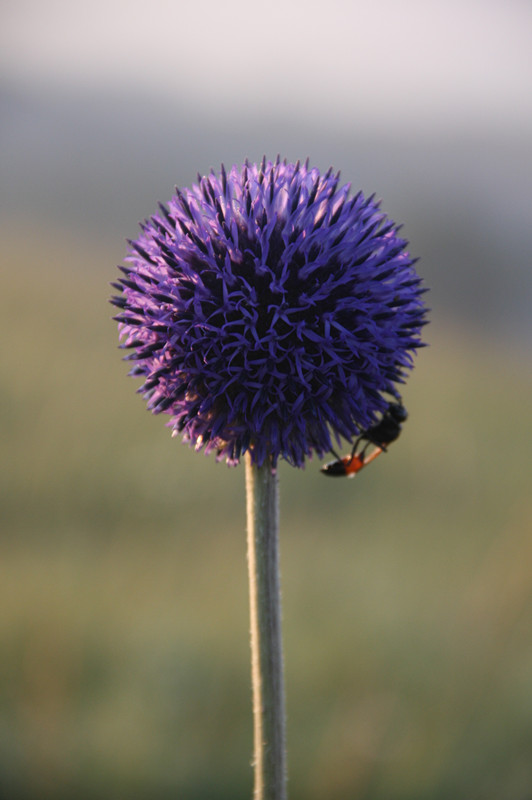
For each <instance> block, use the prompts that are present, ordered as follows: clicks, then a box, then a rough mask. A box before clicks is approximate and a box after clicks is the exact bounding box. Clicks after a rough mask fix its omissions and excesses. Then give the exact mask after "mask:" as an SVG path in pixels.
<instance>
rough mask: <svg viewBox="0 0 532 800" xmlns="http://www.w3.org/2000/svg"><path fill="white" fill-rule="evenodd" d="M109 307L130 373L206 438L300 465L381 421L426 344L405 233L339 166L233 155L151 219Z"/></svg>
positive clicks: (176, 425) (220, 447)
mask: <svg viewBox="0 0 532 800" xmlns="http://www.w3.org/2000/svg"><path fill="white" fill-rule="evenodd" d="M141 228H142V234H141V235H140V236H139V238H138V239H137V240H136V241H132V242H130V243H129V244H130V248H131V249H130V252H129V255H128V257H127V259H126V260H127V262H128V264H129V266H127V267H121V268H120V269H121V270H122V272H123V273H124V275H125V277H123V278H121V279H120V280H119V281H118V282H117V283H116V284H113V285H114V286H115V287H116V288H118V289H119V290H120V291H121V292H122V294H121V295H120V296H118V297H114V298H113V300H112V302H113V303H114V304H115V305H117V306H119V307H120V309H121V312H120V314H119V315H118V316H117V317H116V319H117V320H118V322H119V332H120V337H121V340H122V347H125V348H130V349H131V350H132V353H130V354H129V355H128V356H127V359H129V360H131V361H133V363H134V367H133V369H132V371H131V372H130V374H131V375H134V376H140V377H142V378H143V380H144V382H143V384H142V386H141V387H140V389H139V392H141V393H142V394H143V395H144V397H145V398H146V399H147V401H148V408H149V409H150V410H151V411H153V412H154V413H156V414H157V413H160V412H164V413H166V414H170V415H171V420H170V422H169V425H170V426H171V427H172V428H173V431H174V434H177V432H182V433H183V436H184V439H185V440H186V441H189V442H190V443H192V444H194V445H195V447H196V448H197V449H200V448H202V447H205V450H206V451H207V452H209V451H212V450H214V451H216V453H217V455H218V457H219V458H225V459H226V460H227V462H228V463H230V464H235V463H238V461H239V459H240V456H241V455H242V454H243V453H244V452H246V451H249V452H250V454H251V458H252V461H253V462H254V463H256V464H258V465H261V464H263V463H264V461H265V459H267V458H269V459H271V461H272V464H273V465H274V466H275V464H276V463H277V460H278V458H279V457H282V458H284V459H286V460H287V461H288V462H290V463H291V464H293V465H294V466H297V467H302V466H303V465H304V462H305V458H306V457H308V456H311V454H312V453H313V452H315V453H316V454H317V455H318V456H319V457H322V456H323V455H324V454H326V453H327V452H329V451H330V449H331V446H332V440H331V437H332V436H333V437H334V439H335V440H336V441H338V439H339V437H344V438H346V439H348V440H352V438H353V437H355V436H356V435H357V434H359V433H360V431H361V430H364V429H366V428H368V427H370V426H371V425H372V424H374V423H375V421H376V419H377V418H378V415H379V413H382V412H384V411H385V409H386V408H387V406H388V402H389V399H388V400H387V399H386V395H391V396H392V397H395V398H398V397H399V393H398V388H397V385H398V384H400V383H402V382H403V381H404V378H405V375H406V373H407V371H408V370H409V369H410V368H411V366H412V354H413V352H414V351H415V349H416V348H418V347H420V346H421V345H422V342H421V339H420V331H421V328H422V326H423V325H424V324H425V319H424V317H425V312H426V309H425V307H424V304H423V302H422V299H421V295H422V293H423V291H424V290H423V288H422V287H421V280H420V278H419V277H418V276H417V274H416V272H415V269H414V261H413V259H412V258H411V257H410V255H409V254H408V252H407V251H406V249H405V248H406V245H407V242H406V241H405V240H404V239H402V238H400V237H399V236H398V231H399V228H398V226H397V225H396V224H395V223H394V222H393V221H392V220H390V219H388V218H387V217H386V215H385V214H383V213H382V212H381V211H380V210H379V203H378V202H376V201H375V200H374V199H373V197H369V198H365V197H364V196H363V194H362V193H361V192H359V193H358V194H356V195H355V196H354V197H350V195H349V186H343V187H341V188H339V174H338V175H336V176H334V175H333V174H332V170H329V171H328V172H327V173H325V174H324V175H321V174H320V172H319V171H318V170H317V169H311V168H309V165H308V162H307V163H306V164H305V165H301V164H300V163H299V162H298V163H297V164H288V163H286V162H283V163H281V162H280V161H279V159H277V161H276V162H275V163H271V162H266V160H263V162H262V164H260V165H256V164H249V163H248V162H247V161H246V162H245V163H244V165H242V166H241V167H236V166H234V167H233V168H232V169H231V171H230V172H228V173H227V172H226V171H225V170H224V168H223V166H222V168H221V171H220V173H219V174H218V173H214V172H211V174H210V175H208V176H207V177H200V176H198V183H197V185H194V186H192V188H191V189H190V190H184V191H179V190H176V194H175V196H174V197H173V198H172V199H171V200H170V203H169V204H168V206H167V207H166V206H163V205H160V213H158V214H156V215H154V216H153V217H151V218H150V219H149V220H147V221H146V222H145V223H144V224H143V225H141Z"/></svg>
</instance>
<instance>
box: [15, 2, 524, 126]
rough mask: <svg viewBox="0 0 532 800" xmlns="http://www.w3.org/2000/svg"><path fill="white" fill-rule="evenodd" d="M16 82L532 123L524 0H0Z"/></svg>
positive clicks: (339, 113) (393, 121)
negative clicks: (371, 0) (224, 0)
mask: <svg viewBox="0 0 532 800" xmlns="http://www.w3.org/2000/svg"><path fill="white" fill-rule="evenodd" d="M1 17H2V22H1V33H0V69H1V73H2V76H3V81H4V82H6V81H8V82H9V84H16V85H21V84H22V85H26V86H28V85H31V86H33V87H37V88H38V87H39V86H42V87H44V86H50V85H57V86H59V87H60V86H64V87H68V86H70V87H72V86H76V87H78V88H84V89H87V88H95V89H96V88H98V87H102V86H105V87H106V88H107V89H111V90H113V89H116V88H118V89H120V88H123V87H125V86H129V87H131V86H135V87H136V89H137V90H138V91H139V92H141V91H144V90H145V89H147V90H148V91H149V92H151V93H152V94H156V95H161V96H163V97H166V98H168V99H169V101H170V102H175V100H176V98H177V97H188V98H192V99H194V100H196V101H198V102H199V103H201V104H204V105H207V106H209V107H210V108H211V109H212V110H216V108H217V107H220V108H235V107H236V108H239V107H242V108H245V109H247V110H248V111H250V112H252V111H253V110H254V109H257V108H261V109H264V107H265V106H268V105H270V104H275V106H276V108H277V109H279V108H282V107H286V108H289V109H290V110H291V111H292V112H295V113H299V114H308V115H311V116H314V117H315V116H316V115H320V116H324V117H325V118H327V116H328V115H331V116H332V118H333V120H334V119H338V118H340V119H345V120H353V119H356V121H357V122H358V123H359V124H360V125H363V126H369V127H370V128H371V127H372V126H374V125H382V123H383V122H384V123H385V124H386V125H388V126H393V128H395V129H396V130H397V132H398V133H399V132H401V131H405V130H406V131H408V130H410V129H411V128H416V129H417V130H419V129H420V128H428V129H429V130H430V129H433V128H434V129H435V128H438V129H440V130H441V129H442V128H444V129H445V128H451V129H456V128H457V127H458V128H459V129H460V128H462V127H466V128H467V126H469V125H470V124H473V125H476V126H478V125H487V126H490V127H492V128H497V127H502V128H505V129H506V130H507V129H508V127H512V126H516V127H518V128H520V129H521V130H523V128H524V129H529V128H532V67H531V63H532V58H531V43H532V36H531V34H532V3H531V2H530V0H507V2H502V0H446V1H445V2H439V1H438V2H436V1H435V0H379V2H364V3H362V2H356V1H354V2H353V1H351V2H349V0H326V2H316V0H269V2H268V3H262V2H247V0H226V2H216V0H195V2H190V1H187V2H180V1H179V0H177V1H176V0H174V1H173V2H172V0H150V2H149V3H146V2H145V0H91V2H90V3H79V2H72V0H46V2H43V0H4V2H3V3H2V12H1Z"/></svg>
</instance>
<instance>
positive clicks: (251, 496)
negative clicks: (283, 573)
mask: <svg viewBox="0 0 532 800" xmlns="http://www.w3.org/2000/svg"><path fill="white" fill-rule="evenodd" d="M246 490H247V527H248V568H249V592H250V615H251V676H252V683H253V722H254V769H255V791H254V798H255V800H286V766H285V710H284V686H283V652H282V640H281V593H280V579H279V536H278V534H279V485H278V479H277V474H276V473H272V469H271V464H270V462H269V460H267V461H266V462H265V464H264V465H263V466H262V467H257V466H256V465H253V464H252V463H251V459H250V457H249V454H248V455H247V456H246Z"/></svg>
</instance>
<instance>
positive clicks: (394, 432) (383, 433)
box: [321, 403, 408, 478]
mask: <svg viewBox="0 0 532 800" xmlns="http://www.w3.org/2000/svg"><path fill="white" fill-rule="evenodd" d="M407 418H408V413H407V410H406V408H405V407H404V406H403V405H402V404H401V403H390V404H389V405H388V408H387V409H386V411H385V412H384V414H383V415H382V418H381V419H380V420H379V421H378V422H377V423H376V424H375V425H373V426H372V427H371V428H368V430H367V431H364V433H361V434H360V436H359V437H358V438H357V440H356V442H355V444H354V445H353V449H352V451H351V455H350V456H344V457H343V458H341V457H340V456H338V455H337V454H336V453H335V452H334V451H333V455H334V456H335V457H336V461H331V462H330V463H329V464H325V466H323V467H322V468H321V471H322V472H323V474H324V475H331V476H333V477H347V478H354V477H355V475H356V474H357V473H358V472H360V470H361V469H363V468H364V467H366V466H367V465H368V464H371V462H372V461H374V459H376V458H377V456H380V454H381V453H385V452H386V449H387V447H388V445H389V444H391V443H392V442H395V440H396V439H397V438H398V437H399V434H400V433H401V429H402V425H401V423H402V422H405V420H406V419H407ZM363 441H365V442H366V443H365V445H364V447H363V448H362V450H360V452H358V453H357V449H358V446H359V444H360V442H363ZM371 444H373V445H375V450H373V451H372V452H371V453H370V454H369V456H366V450H367V449H368V447H369V446H370V445H371Z"/></svg>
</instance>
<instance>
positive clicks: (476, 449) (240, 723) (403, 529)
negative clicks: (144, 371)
mask: <svg viewBox="0 0 532 800" xmlns="http://www.w3.org/2000/svg"><path fill="white" fill-rule="evenodd" d="M100 6H101V8H100ZM399 6H401V7H402V9H403V10H402V12H401V13H402V14H403V16H402V17H399V16H398V11H397V9H398V8H399ZM156 8H157V10H158V11H159V12H160V13H161V14H163V15H164V14H167V15H170V16H169V17H168V19H169V20H170V21H172V23H173V24H172V25H161V24H160V20H159V19H158V18H157V17H154V18H153V19H152V18H149V19H147V18H146V15H145V14H144V12H143V11H142V6H141V4H140V3H137V2H132V3H131V4H124V3H123V2H122V0H111V2H110V5H107V6H105V14H106V16H105V21H106V22H105V25H102V24H101V19H100V22H99V21H98V13H103V11H104V6H103V5H102V4H101V3H96V7H95V9H92V7H91V9H92V10H91V12H90V14H89V13H88V12H87V13H86V12H85V11H83V10H80V8H79V7H78V6H76V5H75V4H74V5H72V4H67V3H66V2H64V0H53V2H51V3H50V4H46V5H41V4H39V3H38V2H37V0H23V2H21V3H20V4H19V5H17V6H16V7H15V5H14V4H11V5H10V6H9V8H8V13H7V14H6V25H5V26H4V29H3V33H2V34H1V36H3V37H4V39H5V42H3V44H5V47H2V48H0V53H1V55H0V61H1V62H2V66H3V68H4V69H3V73H2V75H3V77H2V80H1V81H0V105H1V109H2V112H3V113H2V119H3V121H4V124H3V127H2V128H1V130H0V144H1V145H2V182H1V188H2V200H3V206H2V217H1V219H0V239H1V243H2V291H1V293H0V327H1V341H2V348H1V370H0V381H1V391H0V420H1V423H0V424H1V426H2V432H1V436H2V453H3V458H2V464H3V466H2V475H1V479H0V490H1V505H0V515H1V519H0V524H1V539H0V572H1V574H0V648H1V653H2V656H1V658H0V798H2V800H4V798H6V800H41V798H51V799H52V798H53V800H70V799H71V798H79V800H84V799H85V798H86V800H96V798H109V799H110V800H119V799H120V798H124V800H126V799H127V800H137V798H138V799H139V800H140V799H141V798H146V797H149V798H151V799H152V800H167V798H168V799H169V798H186V800H244V799H245V798H249V797H250V796H251V793H252V769H251V764H250V762H251V756H252V720H251V687H250V675H249V672H250V670H249V642H248V638H249V634H248V629H249V624H248V600H247V574H246V552H245V531H244V527H245V497H244V474H243V468H242V467H238V468H235V469H228V468H227V467H226V466H225V465H223V464H216V463H215V461H214V459H213V458H206V457H204V456H203V455H198V454H195V453H194V452H193V451H192V450H191V449H189V448H188V447H186V446H183V445H182V444H180V443H179V441H178V440H172V439H171V438H170V434H169V431H168V429H167V428H165V426H164V422H165V418H162V417H159V418H156V417H153V416H151V415H150V414H149V413H148V412H147V411H146V410H145V405H144V403H143V401H142V400H141V399H140V398H139V397H138V396H135V388H136V386H137V385H138V384H137V383H136V382H134V381H133V380H131V379H129V378H126V372H127V366H126V365H125V364H124V363H123V362H121V361H120V357H121V352H120V351H119V350H118V349H117V331H116V325H115V324H114V323H113V322H112V321H111V319H110V318H111V316H112V314H113V313H114V312H113V309H112V308H111V306H109V305H108V302H107V301H108V297H109V295H110V294H111V292H112V290H111V288H110V287H109V285H108V284H109V282H110V281H112V280H115V279H116V277H117V274H118V273H117V270H116V267H115V265H116V264H117V263H119V262H120V261H121V260H122V258H123V256H124V253H125V244H124V239H125V238H126V236H134V235H135V233H136V227H135V225H136V220H137V219H139V218H142V217H143V216H145V215H148V214H150V213H152V212H153V211H155V208H156V201H157V200H158V199H161V200H164V201H165V200H167V199H168V198H169V197H170V194H171V191H172V186H173V184H174V183H179V184H182V185H186V184H188V183H190V181H192V180H194V177H195V172H196V170H198V169H199V170H200V171H202V172H205V171H206V170H207V169H208V167H209V166H210V164H211V163H212V164H214V165H215V166H217V165H218V164H219V162H220V161H221V160H224V161H225V162H226V163H232V162H233V161H240V160H241V159H242V158H244V157H245V156H246V155H249V156H250V157H252V158H260V157H261V155H262V152H266V153H267V154H268V155H269V156H272V157H275V154H276V153H277V151H280V152H281V153H282V154H283V155H286V156H287V157H288V158H293V159H296V158H298V157H303V158H304V157H305V156H306V155H309V156H310V158H311V161H312V162H313V163H314V164H317V166H320V167H322V168H325V169H326V168H327V167H328V166H329V163H332V164H333V165H334V166H335V167H336V168H341V169H342V174H343V177H344V179H345V180H346V181H348V180H352V181H353V185H354V189H358V188H359V187H362V188H363V189H364V190H365V191H366V192H367V193H370V192H371V191H373V190H377V192H378V193H379V195H382V196H383V198H384V203H383V208H384V210H385V211H386V212H387V213H388V214H390V215H391V216H392V217H394V219H396V220H397V221H404V222H405V223H406V225H405V234H406V236H407V238H409V239H410V240H411V242H412V251H413V253H414V254H415V255H419V256H421V261H420V264H419V270H420V272H421V274H422V275H423V276H424V277H425V278H426V280H427V283H428V285H429V286H430V287H431V293H430V295H428V302H429V305H431V306H432V307H433V312H432V314H431V318H432V323H431V325H430V326H429V327H428V328H427V329H426V338H427V340H428V342H429V344H430V347H429V348H428V349H426V350H423V351H421V352H420V354H419V357H418V359H417V361H416V367H415V370H414V372H413V374H412V377H411V378H410V380H409V382H408V384H407V386H406V387H405V390H404V402H405V405H406V407H407V409H408V411H409V414H410V417H409V420H408V422H407V423H406V425H405V429H404V432H403V434H402V436H401V438H400V439H399V440H398V442H397V443H396V444H394V445H393V447H392V448H390V452H389V454H388V455H386V456H383V457H381V458H379V459H378V460H377V461H376V462H375V463H374V464H373V465H372V466H371V469H368V470H366V471H364V472H363V473H361V474H360V475H359V476H357V478H356V479H355V480H353V481H331V480H328V479H326V478H324V477H323V476H322V475H321V474H320V472H319V466H320V464H319V462H318V461H316V460H314V461H313V462H310V463H309V464H308V466H307V468H306V469H305V470H302V471H299V470H293V469H291V468H289V467H287V466H286V465H285V464H282V465H281V468H280V479H281V548H282V550H281V559H282V586H283V603H284V605H283V614H284V642H285V668H286V683H287V686H286V689H287V704H288V753H289V777H290V780H289V786H290V797H291V800H329V799H330V800H451V799H453V800H454V798H467V800H476V799H477V798H478V800H530V798H532V758H531V745H532V500H531V493H530V477H531V472H530V466H529V464H530V456H529V454H530V449H531V445H532V418H531V416H530V396H531V390H532V371H531V369H530V367H531V363H532V358H531V355H530V350H531V344H532V325H531V320H532V317H531V315H530V300H531V297H532V278H531V271H530V219H529V218H530V202H529V194H530V185H531V183H530V180H531V163H532V159H531V158H530V141H532V138H531V136H530V133H531V128H532V122H531V121H532V108H531V105H530V98H531V97H532V92H531V91H530V88H531V86H532V80H531V78H532V74H531V68H530V59H529V48H528V45H527V46H526V47H525V45H524V42H525V41H529V38H527V31H528V32H529V31H530V30H531V27H530V23H531V20H532V12H531V9H530V6H529V5H528V4H523V3H518V2H510V3H509V4H507V5H505V6H504V9H503V6H502V5H501V4H497V3H492V2H486V3H485V4H483V5H482V15H481V16H482V20H481V24H480V22H479V16H478V15H479V13H480V12H479V5H478V4H477V3H475V2H473V0H467V1H466V2H462V3H458V2H457V1H456V0H452V2H450V3H449V4H446V5H445V6H443V5H442V4H439V3H430V2H429V3H418V2H412V3H408V4H406V5H405V6H404V7H403V6H402V4H394V3H392V2H391V0H385V2H384V3H380V4H379V5H378V7H377V6H375V9H376V10H374V11H373V12H372V11H371V10H368V9H365V10H364V13H363V14H362V13H361V12H360V9H359V7H358V6H357V4H353V6H351V5H350V4H345V3H342V2H340V0H333V2H331V3H329V4H327V8H322V7H321V6H319V5H318V4H315V3H313V2H311V3H310V4H306V5H305V7H304V9H303V6H301V5H300V4H299V3H298V2H296V0H290V2H288V3H287V4H286V5H285V6H283V7H282V8H281V6H279V7H278V6H277V4H275V3H274V11H275V9H277V11H276V13H278V14H281V17H282V19H283V20H284V22H286V23H287V24H288V23H290V24H291V25H292V26H296V28H297V31H298V32H299V36H300V40H297V39H296V40H294V39H293V38H292V39H290V37H289V38H288V39H286V38H283V37H282V36H281V34H280V33H279V36H280V41H282V42H283V43H284V44H285V45H286V44H287V42H288V44H290V46H283V47H279V48H278V51H277V50H276V49H275V48H274V50H275V53H276V54H277V56H276V58H275V59H273V58H272V59H271V61H267V59H266V57H267V56H268V57H269V56H270V55H271V52H270V50H269V49H268V48H269V47H270V44H269V43H270V39H269V38H268V37H265V42H266V44H264V43H261V47H266V45H268V46H267V47H266V51H265V52H264V53H263V51H262V50H260V48H259V49H258V50H257V48H258V44H257V42H256V40H255V39H254V37H253V36H251V37H246V36H245V35H242V34H243V32H244V31H245V25H247V24H248V23H249V24H250V25H252V26H253V24H258V20H259V19H261V13H263V11H264V9H262V11H261V8H262V7H261V6H260V4H259V5H258V6H257V8H255V7H253V10H251V9H250V8H248V7H244V5H242V3H240V1H239V0H231V2H230V3H229V5H228V6H224V7H223V9H221V6H220V7H219V6H216V5H215V4H214V3H209V2H206V3H204V4H203V5H201V6H199V5H198V8H196V10H191V8H189V6H187V7H186V8H185V6H184V5H183V6H181V4H179V3H177V4H175V6H172V4H170V3H166V2H165V1H164V0H157V2H156ZM357 9H358V10H357ZM45 10H46V13H45ZM207 12H208V13H207ZM372 14H374V16H373V17H372V16H371V15H372ZM249 15H250V16H249ZM368 15H369V16H368ZM93 17H94V19H93ZM162 18H163V19H164V16H163V17H162ZM273 19H276V17H275V14H274V16H273ZM387 19H388V22H387V21H386V20H387ZM390 20H391V22H390ZM457 20H459V23H460V24H459V25H458V24H457ZM224 26H225V27H224ZM227 26H229V30H230V35H229V30H228V28H227ZM163 29H164V30H163ZM288 29H290V25H288ZM276 30H279V29H278V28H276ZM323 31H328V32H329V33H330V35H329V34H328V35H327V36H325V37H324V38H320V37H321V36H322V32H323ZM135 37H136V38H135ZM161 37H162V40H161ZM224 37H225V38H224ZM338 37H339V39H340V43H339V42H338V41H337V39H338ZM383 37H384V39H383ZM453 37H454V38H453ZM194 41H196V42H203V45H204V47H203V50H202V51H201V52H202V58H201V59H199V57H198V61H197V62H196V61H193V62H190V60H189V55H190V53H189V50H187V47H189V48H190V47H191V46H192V45H191V44H190V42H194ZM298 41H299V45H298V46H296V45H297V42H298ZM318 41H319V42H321V45H320V47H317V45H316V42H318ZM404 41H408V42H410V43H411V45H412V47H411V49H410V50H409V51H408V52H407V53H406V54H405V52H404V48H403V44H402V43H403V42H404ZM449 41H451V43H452V45H453V48H454V49H453V56H452V58H450V51H449ZM261 42H262V40H261ZM215 43H219V45H220V46H219V47H218V46H217V45H216V46H215ZM340 44H341V45H342V46H341V47H340ZM141 45H142V47H141ZM174 45H175V46H174ZM222 45H223V46H222ZM351 45H353V46H352V47H351ZM144 47H145V48H146V50H144V49H143V48H144ZM272 47H273V45H272ZM298 47H299V48H300V49H298ZM224 48H225V49H224ZM320 48H321V49H320ZM255 51H257V52H258V54H259V56H260V58H258V62H257V60H254V57H255ZM301 52H303V53H304V54H305V55H306V57H308V58H309V59H310V66H309V69H308V70H303V69H302V68H301V63H302V62H301V57H300V53H301ZM494 53H497V54H498V55H497V58H495V57H494ZM326 55H328V58H329V60H327V57H326ZM318 56H319V58H318ZM373 56H375V58H374V59H373ZM245 57H246V58H248V59H249V63H250V64H252V65H253V69H250V70H244V69H241V67H242V63H247V62H245ZM315 58H317V62H316V61H315V60H313V59H315ZM261 59H262V60H261ZM265 59H266V61H265ZM266 62H267V63H266ZM368 64H371V69H369V67H368ZM526 64H528V67H526V66H524V65H526ZM235 65H236V66H235ZM171 66H172V67H175V69H170V67H171ZM206 66H207V67H208V68H209V67H210V72H209V69H205V67H206ZM318 66H319V69H317V67H318ZM311 67H312V68H311ZM290 70H292V71H290ZM155 73H157V76H158V77H157V80H155V78H154V77H153V75H154V74H155ZM307 73H308V74H307ZM257 74H259V75H260V76H261V79H263V81H264V83H263V84H261V91H251V90H250V85H252V86H254V85H255V84H256V81H257ZM288 75H289V76H291V79H292V80H293V85H292V84H291V83H290V81H289V80H288V79H287V76H288ZM390 75H394V76H395V77H396V79H397V81H398V84H397V85H398V86H401V87H402V88H401V89H400V90H398V93H397V97H395V96H390ZM427 76H428V77H427ZM150 80H151V81H152V83H151V84H150ZM250 82H251V83H250ZM248 84H249V85H248ZM368 85H371V91H368ZM434 87H436V89H437V90H436V91H433V89H434ZM277 91H278V92H279V102H276V101H275V92H277ZM391 94H392V95H393V92H392V93H391ZM194 95H195V97H194ZM517 99H518V100H519V102H517ZM316 104H318V106H319V109H320V110H319V113H316ZM222 108H224V109H225V111H224V113H223V114H222V113H221V111H220V109H222ZM383 109H384V110H383ZM386 109H387V110H388V111H389V112H390V116H389V119H388V122H387V123H386V124H384V123H383V120H384V118H385V116H386V114H385V111H386Z"/></svg>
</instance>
